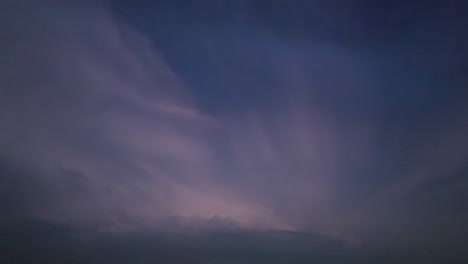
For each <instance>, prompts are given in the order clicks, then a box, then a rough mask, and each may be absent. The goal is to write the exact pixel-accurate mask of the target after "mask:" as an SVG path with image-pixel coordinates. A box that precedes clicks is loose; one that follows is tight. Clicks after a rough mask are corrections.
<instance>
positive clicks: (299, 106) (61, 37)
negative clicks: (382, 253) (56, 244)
mask: <svg viewBox="0 0 468 264" xmlns="http://www.w3.org/2000/svg"><path fill="white" fill-rule="evenodd" d="M72 2H73V1H26V0H21V1H2V3H1V4H0V23H1V25H3V26H1V27H2V30H1V31H0V39H1V43H0V47H1V53H0V56H1V57H0V58H1V59H0V63H1V64H0V157H1V161H2V166H3V168H2V170H3V171H5V172H2V175H7V176H8V177H10V178H11V179H10V178H8V177H7V176H4V178H5V179H6V180H4V181H5V182H7V181H8V184H10V185H8V188H10V189H8V190H10V191H9V192H5V193H7V194H6V197H7V198H8V202H5V203H6V204H5V205H2V207H4V208H0V210H3V211H4V212H5V214H4V215H9V216H12V217H13V216H17V215H18V216H28V217H37V218H43V219H47V220H50V221H60V222H65V223H68V224H71V225H73V226H82V225H97V226H100V227H102V228H103V229H105V230H114V231H125V230H127V231H128V230H134V229H137V228H160V227H164V228H167V227H166V225H167V223H166V222H165V219H167V218H170V217H178V218H180V219H186V220H183V221H186V223H198V224H200V225H202V224H201V223H202V222H204V221H205V220H206V221H208V220H209V219H213V218H214V217H215V218H216V217H220V218H226V219H229V221H232V222H235V223H236V225H239V226H241V227H245V228H253V229H261V230H263V229H280V230H291V231H310V232H314V233H318V234H322V235H326V236H330V237H336V236H340V237H345V238H346V239H347V240H348V241H350V243H351V244H353V245H359V244H360V243H366V242H371V241H379V242H382V243H391V244H401V243H405V242H404V241H410V242H418V243H419V242H421V241H424V239H421V238H422V237H424V236H430V237H432V239H430V241H425V242H428V243H435V244H445V243H452V242H453V243H456V241H458V240H457V239H458V238H457V237H458V236H459V234H460V233H463V232H464V233H466V232H467V231H468V230H467V229H466V225H465V224H464V223H465V222H466V221H468V219H467V214H466V206H463V205H462V204H463V202H464V201H466V198H467V196H466V193H465V191H466V188H467V183H468V182H467V178H466V173H467V161H468V137H467V134H468V133H467V132H468V118H467V113H468V107H467V105H466V103H465V102H466V99H467V92H466V89H465V88H466V85H467V79H466V74H464V72H463V70H462V68H463V65H464V64H466V55H467V53H466V47H463V45H460V42H461V41H462V40H464V37H462V35H463V34H464V33H462V32H464V30H463V27H464V26H466V24H465V25H462V19H461V17H462V16H463V15H466V8H464V5H463V3H461V2H457V1H447V2H450V3H446V4H441V6H440V7H438V8H434V9H431V7H430V6H429V7H428V5H425V4H422V2H421V3H420V5H417V4H415V5H414V6H410V7H407V6H398V5H396V7H393V8H394V9H391V10H392V11H391V12H393V13H395V14H396V17H403V18H407V16H408V15H407V13H408V12H410V13H411V12H412V11H414V10H416V11H417V12H419V13H417V14H419V16H417V15H415V16H416V18H415V20H414V21H413V20H411V19H408V20H409V22H408V21H406V24H404V25H396V24H395V25H389V24H388V23H387V22H386V21H384V20H378V22H379V23H380V24H377V25H374V24H373V23H377V22H375V21H374V22H372V21H370V22H369V21H367V20H366V19H377V18H378V17H379V15H378V14H380V13H379V12H381V13H382V14H383V13H385V12H386V9H384V7H381V8H383V10H379V9H378V8H377V6H374V8H376V10H374V9H369V10H368V9H365V8H362V9H360V8H358V7H356V6H355V5H351V4H349V5H348V4H344V3H342V4H330V3H331V2H333V1H331V2H328V4H326V3H325V2H323V1H322V2H320V1H317V2H314V4H310V5H312V6H313V7H309V8H311V10H315V11H314V12H315V13H312V14H311V15H310V16H311V17H315V18H316V19H317V21H318V22H316V23H318V24H317V25H318V26H316V28H314V27H312V26H310V28H307V27H306V26H304V27H306V28H302V29H300V30H299V29H298V32H299V33H301V32H302V31H301V30H303V31H304V32H302V33H303V34H299V33H297V32H295V33H294V32H293V30H292V29H291V28H288V27H294V25H293V26H291V24H288V23H286V21H288V19H287V18H288V17H287V16H288V15H290V14H286V15H285V14H274V15H272V16H277V18H275V19H276V20H275V19H273V22H272V21H270V22H268V21H267V22H265V21H263V20H262V19H264V16H266V14H267V13H268V12H270V11H265V10H260V11H258V10H257V11H258V12H257V13H254V12H253V11H252V12H248V11H246V10H249V9H248V7H245V6H243V7H242V6H239V7H235V8H234V7H232V8H233V9H232V10H234V11H232V13H229V14H232V15H234V16H236V17H238V18H239V19H240V21H239V22H236V21H234V22H232V21H229V23H228V22H226V21H224V20H223V21H221V22H220V21H218V20H216V22H212V23H211V24H210V22H209V20H210V19H213V21H214V20H215V19H219V18H216V17H215V14H213V17H212V18H204V16H206V14H205V13H203V12H201V11H200V10H204V9H205V7H203V6H202V5H204V4H205V5H207V6H206V10H208V11H207V12H209V13H212V12H216V9H214V11H209V10H211V9H209V8H215V7H213V6H211V5H209V4H207V3H204V2H203V1H193V2H194V3H197V4H195V5H198V7H193V10H198V11H199V12H200V14H198V13H197V11H193V17H191V16H189V15H186V16H182V15H181V14H182V13H183V12H182V11H180V10H182V9H183V8H186V7H185V6H184V4H182V3H179V2H177V1H176V2H177V4H174V5H173V6H171V7H170V8H169V7H168V6H169V4H167V5H162V4H161V6H159V7H158V6H157V4H154V5H152V4H149V3H147V4H134V5H133V6H132V4H131V3H129V2H128V3H124V2H122V1H116V3H114V2H111V3H108V4H97V3H96V4H95V3H87V4H83V3H72ZM163 2H164V1H163ZM202 2H203V3H204V4H203V3H202ZM205 2H206V1H205ZM241 2H242V3H244V4H246V5H247V3H248V1H241ZM253 2H255V1H253ZM273 2H275V1H272V3H273ZM279 2H280V1H278V3H279ZM312 2H313V1H312ZM387 2H388V1H387ZM416 2H418V1H416ZM433 2H434V3H435V2H437V1H433ZM333 3H334V2H333ZM437 3H439V4H440V1H439V2H437ZM126 4H128V5H129V6H126ZM179 4H180V6H179ZM298 5H299V4H298ZM356 5H357V4H356ZM363 5H364V4H363ZM116 6H117V7H116ZM131 8H133V9H131ZM158 8H159V9H158ZM164 8H167V9H164ZM218 8H220V9H219V10H220V11H219V12H220V13H221V14H224V13H222V12H227V11H225V10H226V9H223V8H222V7H218ZM226 8H227V10H230V9H229V7H226ZM236 8H237V9H236ZM289 8H290V9H291V10H296V9H294V6H292V7H289ZM369 8H370V7H369ZM389 8H390V7H389ZM412 8H413V9H412ZM162 9H163V10H164V12H173V13H171V14H173V15H174V16H173V17H171V16H170V15H168V14H169V13H164V14H165V15H162V14H163V13H162V11H158V10H162ZM179 9H180V10H179ZM300 9H301V7H300V6H299V7H298V8H297V10H296V11H297V12H299V13H300V12H301V11H300ZM116 10H117V11H116ZM119 10H120V11H119ZM168 10H169V11H168ZM356 10H358V11H362V10H364V11H362V12H369V13H366V15H363V14H361V13H359V12H358V11H356ZM366 10H367V11H366ZM388 10H390V9H388ZM151 12H154V16H152V15H151V14H152V13H151ZM158 12H159V13H158ZM178 12H180V13H178ZM271 12H273V11H271ZM285 12H286V11H285ZM291 12H293V11H291ZM388 12H390V11H388ZM293 13H294V12H293ZM376 13H377V14H376ZM319 14H320V15H319ZM370 14H372V15H370ZM158 15H159V16H158ZM398 15H399V16H398ZM257 16H258V17H257ZM294 16H295V17H301V15H300V14H298V15H294ZM405 16H406V17H405ZM138 17H140V18H141V19H140V20H138V19H137V18H138ZM428 17H430V19H429V18H428ZM170 18H171V19H173V20H171V19H170ZM303 18H304V19H306V18H307V16H305V17H303ZM234 20H235V19H234ZM465 20H466V19H465ZM259 21H260V22H259ZM274 21H276V24H275V23H274ZM158 23H159V24H158ZM171 23H173V24H171ZM223 23H224V24H223ZM236 23H237V24H236ZM262 23H264V24H265V23H266V25H267V26H264V25H263V24H262ZM268 23H270V24H271V25H272V26H271V27H269V25H270V24H268ZM291 23H292V22H291ZM296 23H298V22H297V21H296ZM311 23H312V22H311ZM169 24H170V25H172V26H173V28H171V27H170V26H169ZM273 24H274V26H273ZM280 24H281V25H280ZM262 25H263V26H262ZM276 27H278V28H276ZM373 27H376V28H377V29H374V28H373ZM379 27H381V29H380V30H382V31H385V32H394V33H392V34H393V35H392V34H390V33H388V34H389V36H381V35H379V34H378V31H379ZM171 29H172V30H171ZM160 31H161V32H163V31H164V32H170V34H169V33H164V34H163V33H160V34H159V33H158V32H160ZM291 32H292V33H291ZM306 32H307V33H306ZM337 32H338V33H337ZM346 32H348V33H346ZM289 33H291V34H292V35H295V34H296V36H291V35H289ZM158 34H159V35H158ZM384 35H385V34H384ZM379 38H382V40H381V41H377V40H375V39H379ZM465 39H466V38H465ZM465 66H466V65H465ZM11 171H15V172H16V173H13V174H12V173H10V172H11ZM13 178H14V179H13ZM2 184H3V183H2ZM4 186H7V185H6V184H4ZM2 188H3V189H5V190H6V188H7V187H2ZM10 192H11V194H10ZM0 212H1V211H0ZM226 221H228V220H226ZM229 223H231V222H229Z"/></svg>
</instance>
